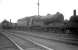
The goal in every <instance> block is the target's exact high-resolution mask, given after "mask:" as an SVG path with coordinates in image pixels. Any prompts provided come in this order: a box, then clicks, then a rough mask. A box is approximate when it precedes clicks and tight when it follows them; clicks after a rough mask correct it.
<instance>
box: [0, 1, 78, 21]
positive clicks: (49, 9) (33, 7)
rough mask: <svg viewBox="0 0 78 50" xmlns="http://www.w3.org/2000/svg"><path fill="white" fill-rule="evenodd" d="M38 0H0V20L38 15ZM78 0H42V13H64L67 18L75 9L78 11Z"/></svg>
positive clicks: (15, 19) (13, 19)
mask: <svg viewBox="0 0 78 50" xmlns="http://www.w3.org/2000/svg"><path fill="white" fill-rule="evenodd" d="M37 1H38V0H0V22H1V21H2V20H4V19H7V20H9V19H12V22H16V21H17V19H20V18H23V17H25V16H32V15H37ZM77 8H78V1H77V0H40V15H46V14H48V13H50V14H55V13H56V12H57V11H59V12H61V13H63V15H64V17H65V19H69V17H70V16H71V15H72V14H73V9H76V10H77V12H78V9H77Z"/></svg>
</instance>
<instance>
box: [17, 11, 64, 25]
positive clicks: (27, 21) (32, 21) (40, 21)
mask: <svg viewBox="0 0 78 50" xmlns="http://www.w3.org/2000/svg"><path fill="white" fill-rule="evenodd" d="M44 22H48V23H52V22H64V16H63V15H62V14H61V13H59V12H57V13H56V14H54V15H51V14H48V15H46V16H36V15H35V16H30V17H25V18H22V19H19V20H18V22H17V25H18V26H31V25H44V24H45V23H44Z"/></svg>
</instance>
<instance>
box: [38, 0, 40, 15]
mask: <svg viewBox="0 0 78 50" xmlns="http://www.w3.org/2000/svg"><path fill="white" fill-rule="evenodd" d="M39 6H40V3H39V0H38V16H39V15H40V14H39V13H40V12H39V11H40V10H39Z"/></svg>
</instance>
